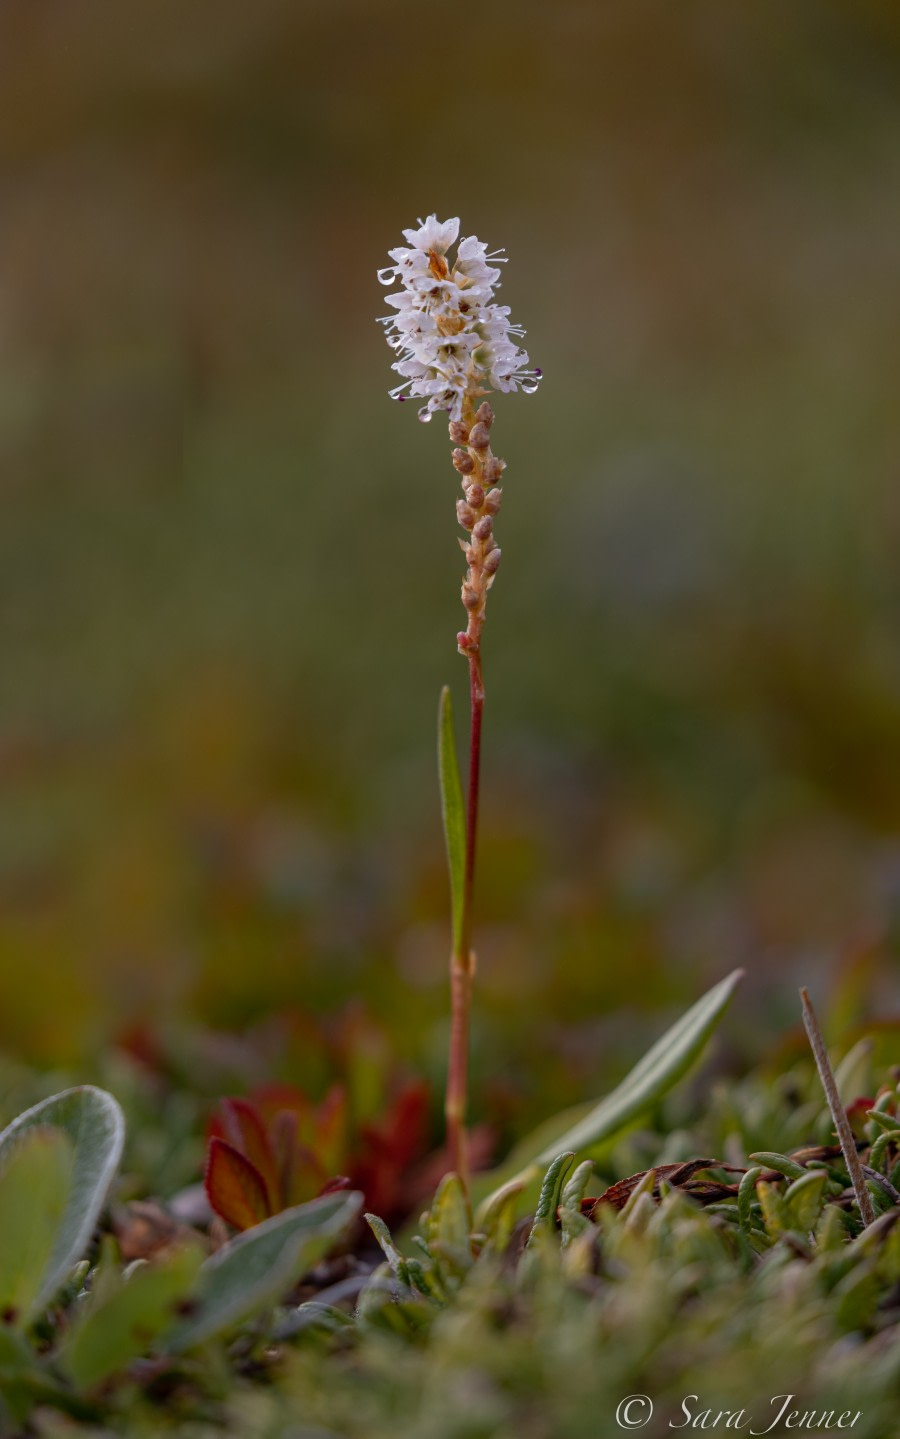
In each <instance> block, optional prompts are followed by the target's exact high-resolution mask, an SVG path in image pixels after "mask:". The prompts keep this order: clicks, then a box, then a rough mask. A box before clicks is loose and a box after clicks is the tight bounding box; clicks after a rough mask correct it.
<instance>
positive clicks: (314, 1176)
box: [285, 1144, 328, 1206]
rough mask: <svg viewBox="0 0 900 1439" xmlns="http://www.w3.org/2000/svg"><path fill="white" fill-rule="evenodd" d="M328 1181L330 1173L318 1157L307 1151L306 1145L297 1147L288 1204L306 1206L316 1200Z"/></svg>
mask: <svg viewBox="0 0 900 1439" xmlns="http://www.w3.org/2000/svg"><path fill="white" fill-rule="evenodd" d="M327 1179H328V1171H327V1170H326V1169H323V1167H322V1165H321V1164H320V1163H319V1158H318V1155H316V1154H313V1152H312V1150H311V1149H307V1147H306V1145H305V1144H298V1145H296V1146H295V1148H294V1163H293V1169H292V1172H291V1188H290V1191H289V1193H287V1194H286V1196H285V1200H286V1204H287V1205H288V1206H291V1205H294V1204H305V1203H306V1201H307V1200H308V1199H314V1198H315V1197H316V1195H317V1194H319V1193H320V1192H321V1189H322V1185H323V1184H325V1182H326V1181H327Z"/></svg>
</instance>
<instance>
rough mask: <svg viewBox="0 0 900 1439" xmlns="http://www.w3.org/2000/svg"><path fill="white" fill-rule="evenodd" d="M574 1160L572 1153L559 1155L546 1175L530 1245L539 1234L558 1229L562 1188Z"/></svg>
mask: <svg viewBox="0 0 900 1439" xmlns="http://www.w3.org/2000/svg"><path fill="white" fill-rule="evenodd" d="M574 1159H575V1155H574V1154H572V1153H571V1152H569V1153H566V1154H558V1155H557V1157H556V1158H555V1159H554V1161H553V1163H552V1164H551V1165H550V1168H549V1169H548V1170H547V1173H546V1174H545V1175H544V1182H543V1184H542V1185H541V1194H540V1198H539V1199H538V1205H537V1209H536V1211H535V1215H534V1223H533V1224H532V1226H531V1233H530V1234H529V1236H528V1243H529V1244H533V1243H534V1241H535V1239H536V1238H537V1236H538V1235H539V1234H541V1233H543V1232H547V1233H552V1231H553V1230H554V1229H555V1228H556V1211H557V1209H558V1208H559V1201H560V1196H561V1194H562V1187H563V1184H564V1183H565V1181H566V1177H567V1175H568V1173H569V1170H570V1169H571V1168H572V1163H573V1161H574Z"/></svg>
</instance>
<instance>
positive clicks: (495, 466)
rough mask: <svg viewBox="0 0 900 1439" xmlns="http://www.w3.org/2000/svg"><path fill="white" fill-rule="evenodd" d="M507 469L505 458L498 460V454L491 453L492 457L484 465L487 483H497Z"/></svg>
mask: <svg viewBox="0 0 900 1439" xmlns="http://www.w3.org/2000/svg"><path fill="white" fill-rule="evenodd" d="M505 469H506V464H505V462H504V461H503V460H498V459H497V456H496V455H491V458H490V459H489V460H488V461H487V463H486V464H485V467H484V479H485V484H488V485H496V484H497V481H498V480H499V479H500V476H501V475H502V474H503V471H504V470H505Z"/></svg>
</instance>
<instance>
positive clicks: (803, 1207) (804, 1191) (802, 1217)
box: [784, 1169, 828, 1234]
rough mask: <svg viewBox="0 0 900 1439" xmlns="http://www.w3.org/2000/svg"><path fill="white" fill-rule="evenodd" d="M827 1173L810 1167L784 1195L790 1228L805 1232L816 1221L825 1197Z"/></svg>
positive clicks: (811, 1227) (812, 1226) (813, 1225)
mask: <svg viewBox="0 0 900 1439" xmlns="http://www.w3.org/2000/svg"><path fill="white" fill-rule="evenodd" d="M827 1183H828V1175H827V1174H826V1173H825V1172H824V1170H822V1169H811V1170H808V1171H807V1172H806V1173H804V1174H803V1176H802V1178H800V1179H795V1180H794V1182H793V1184H791V1185H790V1186H789V1187H788V1189H787V1191H786V1193H785V1196H784V1203H785V1208H786V1211H787V1219H788V1223H789V1225H790V1227H791V1228H792V1229H798V1230H799V1231H800V1233H801V1234H807V1233H809V1231H810V1230H811V1229H813V1228H815V1225H816V1224H817V1222H818V1219H819V1215H820V1214H821V1213H822V1204H823V1201H824V1198H825V1185H826V1184H827Z"/></svg>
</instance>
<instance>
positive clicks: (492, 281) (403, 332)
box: [378, 215, 541, 421]
mask: <svg viewBox="0 0 900 1439" xmlns="http://www.w3.org/2000/svg"><path fill="white" fill-rule="evenodd" d="M458 234H459V220H458V219H452V220H438V218H437V216H436V215H429V217H428V219H427V220H425V221H422V220H420V221H419V228H418V229H417V230H404V231H403V235H404V237H405V239H406V240H407V241H408V242H409V243H408V245H400V246H398V247H397V248H395V249H393V250H389V251H388V254H389V255H390V258H391V259H392V261H393V262H394V263H393V264H392V265H388V266H386V268H385V269H383V270H379V272H378V278H379V280H380V281H381V283H382V284H383V285H391V284H393V283H394V282H395V281H399V283H400V285H401V286H402V289H400V290H397V291H395V292H394V293H393V294H391V295H388V296H387V303H388V304H389V305H390V306H391V307H392V308H393V309H394V310H396V312H397V313H396V314H394V315H386V316H384V317H383V318H382V319H381V321H380V323H381V324H383V325H384V326H385V327H386V339H387V342H388V344H389V345H390V347H391V349H392V350H395V351H396V352H397V354H398V355H399V359H398V360H396V361H395V363H394V365H393V367H392V368H393V369H395V370H396V371H397V373H398V374H399V375H401V376H402V377H403V383H402V384H400V385H397V387H396V388H395V389H393V390H391V391H390V393H391V396H392V397H393V398H394V399H396V400H406V399H409V398H412V397H416V398H418V399H423V400H425V404H424V405H423V406H422V407H421V409H420V410H419V419H420V420H430V419H431V416H432V415H433V414H435V413H437V412H438V411H446V413H447V414H448V415H449V416H450V419H451V420H456V421H458V420H460V419H461V417H462V414H463V408H464V406H465V405H466V403H467V401H468V402H469V403H470V405H471V402H472V401H473V400H474V399H475V397H476V396H480V395H486V394H489V393H490V392H491V391H492V390H502V391H504V392H507V393H508V392H509V391H511V390H524V391H525V393H526V394H532V393H533V392H534V391H535V390H536V389H537V386H538V381H539V380H540V377H541V371H540V370H538V369H530V368H529V365H530V360H529V358H528V355H527V353H526V351H525V350H523V349H522V348H521V347H520V346H519V344H518V339H519V338H521V336H523V335H524V333H525V332H524V330H523V329H522V328H521V326H519V325H511V324H510V322H509V306H508V305H498V304H496V303H495V301H494V298H493V295H494V289H495V288H496V287H497V286H498V285H499V283H500V270H499V269H498V268H497V267H498V266H499V265H501V264H503V263H504V262H505V256H504V255H503V254H502V253H501V252H500V251H495V252H493V253H490V254H489V253H488V248H487V246H486V245H485V244H484V243H483V242H482V241H481V240H478V239H476V238H475V236H474V235H470V236H467V237H466V238H464V239H462V240H460V241H459V244H458V245H457V248H456V258H455V260H453V261H452V262H451V261H450V260H449V259H448V258H447V253H448V251H449V250H450V249H451V248H452V246H453V245H454V243H455V242H456V239H457V236H458Z"/></svg>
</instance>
